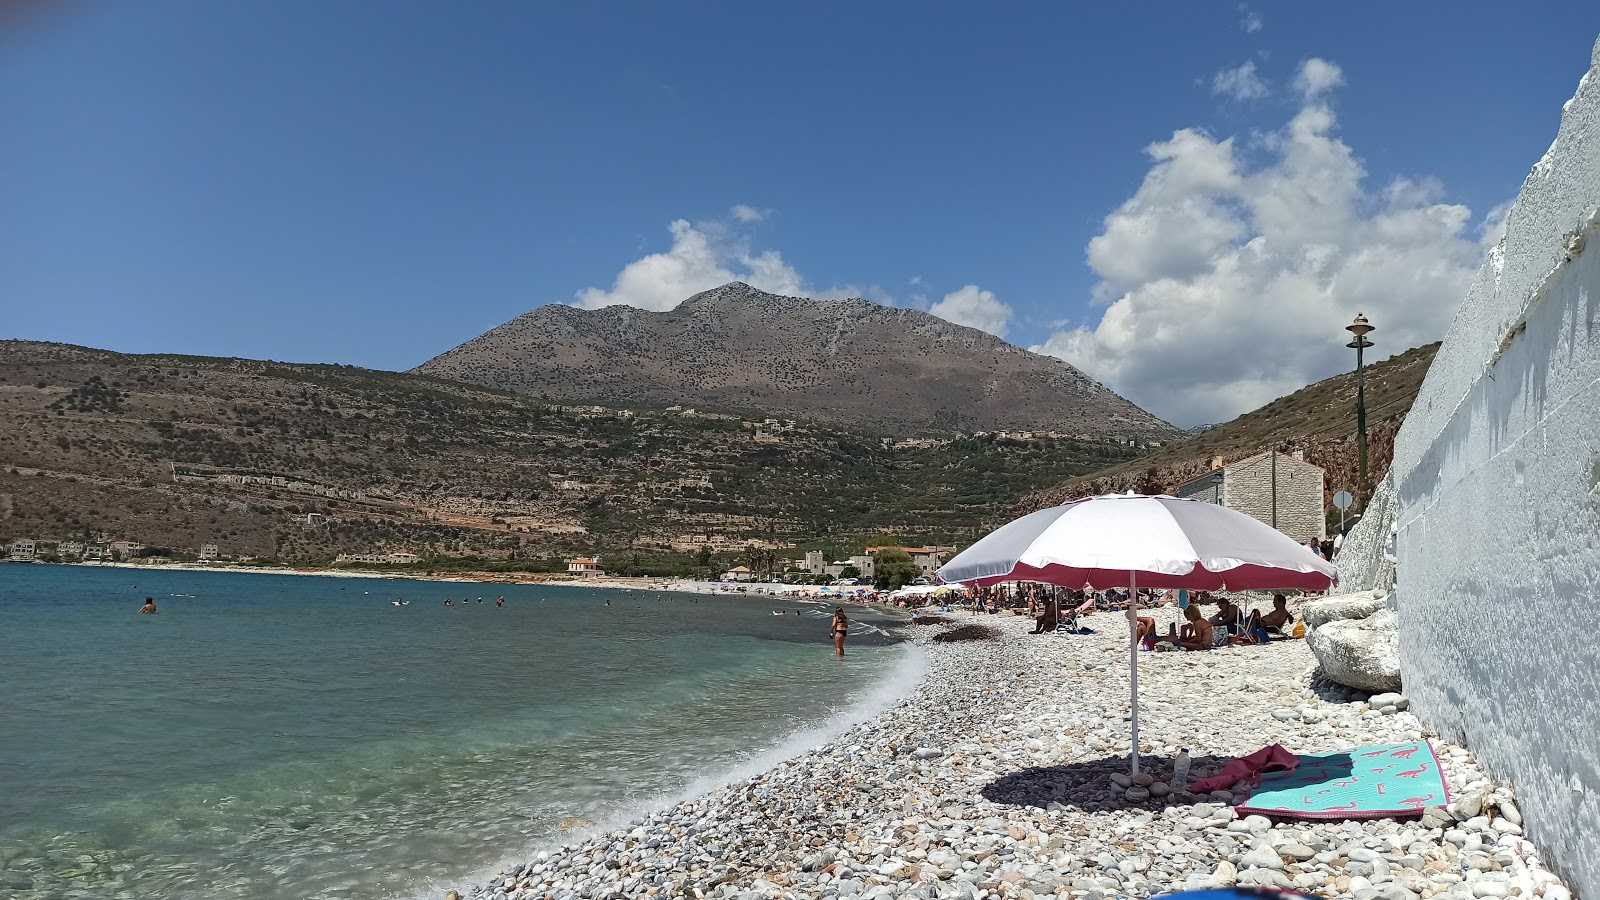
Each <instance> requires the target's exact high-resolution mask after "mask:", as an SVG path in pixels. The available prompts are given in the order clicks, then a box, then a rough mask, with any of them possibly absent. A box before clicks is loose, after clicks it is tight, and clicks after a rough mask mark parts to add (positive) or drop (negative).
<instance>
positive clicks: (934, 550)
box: [861, 547, 956, 578]
mask: <svg viewBox="0 0 1600 900" xmlns="http://www.w3.org/2000/svg"><path fill="white" fill-rule="evenodd" d="M887 549H890V548H888V547H868V548H867V553H868V554H869V555H870V554H875V553H877V552H878V551H879V550H887ZM900 549H901V550H904V551H905V552H906V553H908V554H910V556H911V561H912V562H914V563H916V564H917V569H918V570H919V571H920V572H921V573H922V576H923V577H924V578H932V577H934V575H935V574H936V573H937V572H938V571H939V567H940V566H942V565H944V562H945V560H947V559H949V558H950V557H951V556H954V555H955V552H956V548H954V547H901V548H900ZM867 572H868V570H867V569H862V570H861V574H863V575H865V574H867Z"/></svg>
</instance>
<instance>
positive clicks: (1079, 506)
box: [939, 493, 1339, 774]
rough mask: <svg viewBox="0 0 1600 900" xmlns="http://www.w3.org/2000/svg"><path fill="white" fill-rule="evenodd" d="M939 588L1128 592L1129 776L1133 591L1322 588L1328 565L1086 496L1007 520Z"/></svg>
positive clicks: (1289, 542) (1246, 526)
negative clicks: (1022, 585)
mask: <svg viewBox="0 0 1600 900" xmlns="http://www.w3.org/2000/svg"><path fill="white" fill-rule="evenodd" d="M939 579H940V580H941V581H945V582H961V583H964V584H979V585H989V584H996V583H999V582H1002V581H1036V582H1042V583H1044V584H1054V585H1060V586H1062V587H1068V588H1073V589H1075V590H1076V589H1080V588H1081V589H1092V590H1104V589H1106V588H1113V587H1117V588H1128V589H1129V591H1130V593H1131V594H1132V598H1131V600H1130V603H1129V608H1128V667H1129V681H1130V688H1129V693H1130V695H1131V701H1132V715H1131V716H1130V719H1131V721H1132V725H1133V745H1132V748H1133V749H1132V762H1133V772H1134V774H1138V772H1139V652H1138V651H1139V643H1138V631H1137V625H1136V623H1135V621H1134V620H1135V618H1136V617H1137V611H1138V605H1139V588H1141V587H1148V588H1188V589H1190V590H1210V591H1215V590H1233V591H1245V590H1272V589H1286V588H1299V589H1301V590H1308V591H1324V590H1327V589H1328V588H1330V587H1332V586H1333V585H1335V584H1337V583H1338V581H1339V571H1338V569H1336V568H1335V567H1334V566H1333V565H1332V564H1331V563H1329V562H1327V561H1326V560H1324V559H1322V558H1321V557H1319V556H1317V555H1316V554H1314V553H1312V552H1311V551H1309V550H1307V549H1306V548H1305V547H1303V546H1301V545H1300V544H1299V543H1298V542H1297V541H1295V540H1294V539H1293V538H1291V537H1289V536H1288V535H1286V534H1284V533H1283V532H1281V531H1278V530H1277V529H1276V528H1273V527H1272V526H1270V525H1267V524H1266V523H1264V522H1262V521H1260V520H1258V519H1254V518H1251V517H1250V516H1247V515H1245V514H1244V513H1241V512H1238V511H1236V510H1232V509H1229V508H1227V507H1226V506H1220V505H1217V504H1215V503H1206V502H1202V501H1199V500H1181V499H1179V498H1177V497H1166V496H1145V495H1142V494H1132V493H1129V494H1108V495H1105V496H1102V497H1085V498H1083V499H1082V500H1074V501H1072V502H1070V503H1065V504H1063V505H1061V506H1055V507H1050V508H1049V509H1041V510H1039V511H1038V512H1034V513H1029V514H1028V515H1026V516H1023V517H1022V518H1020V519H1016V520H1014V521H1012V522H1008V523H1007V524H1005V525H1002V526H1000V527H999V528H998V529H996V530H995V531H993V532H991V533H990V534H988V535H987V536H985V537H984V538H982V539H981V540H979V541H978V542H977V543H975V544H973V545H972V546H971V547H968V548H967V549H965V550H963V551H961V552H960V553H959V554H957V555H956V556H955V558H954V559H952V560H950V561H949V562H947V563H945V564H944V565H943V566H942V567H941V568H940V569H939Z"/></svg>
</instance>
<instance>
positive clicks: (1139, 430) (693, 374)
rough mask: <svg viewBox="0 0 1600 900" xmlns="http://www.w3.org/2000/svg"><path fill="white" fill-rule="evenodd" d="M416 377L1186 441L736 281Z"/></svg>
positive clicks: (936, 328)
mask: <svg viewBox="0 0 1600 900" xmlns="http://www.w3.org/2000/svg"><path fill="white" fill-rule="evenodd" d="M415 371H418V372H423V373H427V374H431V375H438V376H441V377H446V378H453V379H456V380H458V381H465V382H468V383H473V384H482V385H486V386H490V387H497V388H502V389H507V390H514V391H521V392H525V393H531V394H537V395H541V396H544V397H548V398H550V399H553V400H563V401H574V402H579V401H582V402H594V403H612V404H634V405H646V406H667V405H685V406H694V407H696V408H702V409H719V410H724V411H729V412H738V413H741V414H749V415H777V416H784V417H788V418H796V419H804V420H811V421H825V422H832V423H836V424H849V425H875V426H881V427H883V428H884V429H885V430H890V431H897V432H903V431H943V432H949V431H991V430H1040V431H1054V432H1059V433H1065V434H1082V435H1086V436H1094V437H1099V436H1110V435H1114V436H1126V437H1128V438H1145V439H1148V438H1152V437H1157V438H1159V437H1166V436H1170V435H1173V434H1175V433H1176V429H1174V428H1172V426H1170V425H1168V424H1167V423H1165V422H1162V421H1161V420H1159V419H1157V418H1155V417H1154V416H1151V415H1150V414H1149V413H1146V412H1145V411H1144V410H1141V409H1139V408H1138V407H1136V406H1134V405H1133V404H1131V403H1129V402H1128V401H1126V400H1124V399H1123V398H1121V397H1118V396H1117V395H1116V394H1113V393H1111V392H1110V391H1107V390H1105V389H1104V388H1103V387H1101V386H1100V385H1099V384H1097V383H1096V382H1095V381H1094V380H1093V379H1091V378H1088V377H1087V376H1085V375H1084V374H1083V373H1082V372H1079V371H1078V370H1077V369H1074V368H1073V367H1072V366H1070V365H1068V364H1067V363H1065V362H1062V361H1061V360H1058V359H1055V358H1053V357H1047V356H1040V355H1038V354H1034V353H1029V352H1028V351H1026V350H1023V349H1021V348H1019V347H1015V346H1012V345H1011V344H1007V343H1006V342H1005V341H1003V340H1001V339H999V338H996V337H994V336H993V335H990V334H986V333H984V332H981V331H978V330H976V329H973V328H967V327H965V326H962V325H956V324H954V323H951V322H947V321H945V320H943V319H939V318H936V317H934V316H932V315H929V314H928V313H925V312H922V311H920V310H915V309H905V308H898V307H889V306H882V305H879V304H876V303H872V302H869V301H867V300H864V299H860V298H853V299H847V300H811V299H807V298H803V297H785V296H781V295H777V294H771V293H767V292H766V291H762V290H759V289H757V288H754V287H751V286H750V285H748V284H745V283H743V282H730V283H728V284H725V285H722V286H720V287H716V288H712V289H711V290H708V291H702V292H700V293H698V294H695V295H693V296H691V297H688V298H686V299H685V300H684V301H683V302H682V303H680V304H679V305H678V306H677V307H676V308H674V309H672V310H669V311H667V312H648V311H642V310H637V309H633V308H630V307H625V306H611V307H606V308H604V309H599V310H583V309H577V308H574V307H570V306H544V307H540V308H538V309H535V310H533V311H532V312H529V313H527V314H525V315H522V316H519V317H517V318H516V319H513V320H512V321H510V322H507V323H506V324H504V325H501V326H500V327H498V328H495V329H493V330H491V331H489V332H487V333H485V334H483V335H482V336H480V337H477V338H474V339H473V340H471V341H468V342H467V343H465V344H462V345H461V346H459V347H457V348H455V349H454V350H451V351H449V352H447V353H444V354H442V355H440V356H438V357H435V358H434V359H431V360H429V361H428V362H426V363H424V364H422V365H421V366H419V367H417V369H416V370H415Z"/></svg>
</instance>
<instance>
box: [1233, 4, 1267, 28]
mask: <svg viewBox="0 0 1600 900" xmlns="http://www.w3.org/2000/svg"><path fill="white" fill-rule="evenodd" d="M1265 24H1266V22H1264V21H1263V20H1262V18H1261V13H1259V12H1257V11H1256V10H1254V9H1251V8H1250V5H1249V4H1247V3H1241V4H1239V27H1240V28H1243V29H1244V30H1245V33H1246V34H1255V33H1256V32H1258V31H1260V30H1261V26H1263V25H1265Z"/></svg>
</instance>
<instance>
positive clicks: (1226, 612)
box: [1206, 597, 1244, 634]
mask: <svg viewBox="0 0 1600 900" xmlns="http://www.w3.org/2000/svg"><path fill="white" fill-rule="evenodd" d="M1206 621H1207V622H1209V623H1210V624H1212V625H1219V626H1221V627H1222V628H1223V629H1225V630H1226V631H1227V632H1228V633H1229V634H1239V633H1240V632H1241V631H1243V629H1244V613H1243V612H1242V611H1240V609H1239V607H1237V606H1234V605H1233V601H1232V600H1229V599H1228V598H1227V597H1221V598H1219V599H1218V600H1217V614H1216V615H1214V616H1212V617H1211V618H1209V619H1207V620H1206Z"/></svg>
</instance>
